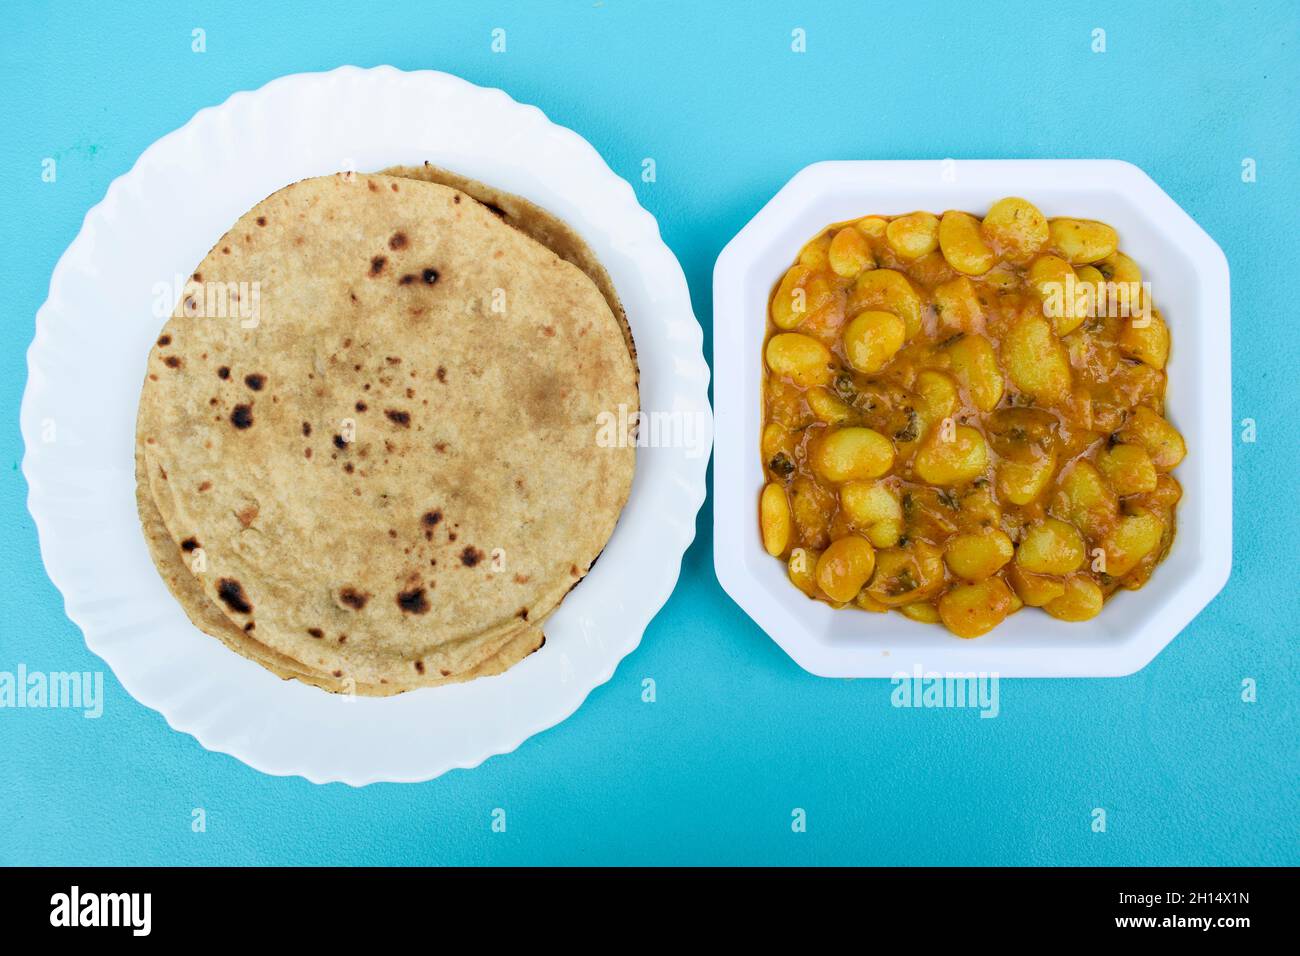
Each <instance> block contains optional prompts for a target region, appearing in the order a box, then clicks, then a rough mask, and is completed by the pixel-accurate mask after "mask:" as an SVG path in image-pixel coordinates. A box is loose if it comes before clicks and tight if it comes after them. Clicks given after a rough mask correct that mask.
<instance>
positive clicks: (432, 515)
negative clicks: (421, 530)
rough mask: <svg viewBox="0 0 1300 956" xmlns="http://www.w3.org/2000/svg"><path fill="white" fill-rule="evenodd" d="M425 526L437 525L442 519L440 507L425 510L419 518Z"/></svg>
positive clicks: (432, 526)
mask: <svg viewBox="0 0 1300 956" xmlns="http://www.w3.org/2000/svg"><path fill="white" fill-rule="evenodd" d="M420 520H421V521H423V522H424V526H425V527H426V528H434V527H437V525H438V522H440V521H441V520H442V509H441V508H434V509H433V510H432V511H426V512H425V513H424V514H423V515H422V516H421V518H420Z"/></svg>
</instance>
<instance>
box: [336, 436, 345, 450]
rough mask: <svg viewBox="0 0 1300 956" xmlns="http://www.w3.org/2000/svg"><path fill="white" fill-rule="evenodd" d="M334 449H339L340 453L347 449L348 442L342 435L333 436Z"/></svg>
mask: <svg viewBox="0 0 1300 956" xmlns="http://www.w3.org/2000/svg"><path fill="white" fill-rule="evenodd" d="M334 447H335V448H337V449H339V451H342V450H343V449H345V448H347V447H348V440H347V439H346V438H344V437H343V436H342V435H335V436H334Z"/></svg>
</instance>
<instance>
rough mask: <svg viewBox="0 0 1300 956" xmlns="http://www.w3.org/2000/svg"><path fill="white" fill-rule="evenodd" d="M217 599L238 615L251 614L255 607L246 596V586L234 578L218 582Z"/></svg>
mask: <svg viewBox="0 0 1300 956" xmlns="http://www.w3.org/2000/svg"><path fill="white" fill-rule="evenodd" d="M217 597H219V598H221V602H222V603H223V604H225V605H226V607H228V608H230V610H232V611H234V612H235V613H236V614H251V613H252V612H253V605H252V604H250V603H249V600H248V596H247V595H246V594H244V586H243V585H242V584H240V583H239V582H238V581H236V580H235V579H234V578H222V579H221V580H219V581H217Z"/></svg>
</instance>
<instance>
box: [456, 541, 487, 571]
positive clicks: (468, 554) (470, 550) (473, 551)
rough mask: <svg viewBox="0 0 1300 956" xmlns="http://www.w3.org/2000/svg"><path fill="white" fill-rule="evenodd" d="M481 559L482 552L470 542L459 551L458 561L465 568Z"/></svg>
mask: <svg viewBox="0 0 1300 956" xmlns="http://www.w3.org/2000/svg"><path fill="white" fill-rule="evenodd" d="M482 560H483V552H482V551H480V550H479V549H478V548H476V547H474V546H473V545H472V544H469V545H466V546H465V549H464V550H463V551H461V553H460V563H461V564H463V565H465V567H467V568H472V567H475V566H476V565H477V564H478V563H479V562H480V561H482Z"/></svg>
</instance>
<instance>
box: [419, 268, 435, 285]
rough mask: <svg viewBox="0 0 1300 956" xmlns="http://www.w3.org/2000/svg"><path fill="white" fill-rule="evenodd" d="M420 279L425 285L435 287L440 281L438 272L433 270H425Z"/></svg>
mask: <svg viewBox="0 0 1300 956" xmlns="http://www.w3.org/2000/svg"><path fill="white" fill-rule="evenodd" d="M420 278H422V279H423V280H424V284H425V285H433V284H434V283H435V282H437V281H438V270H437V269H432V268H430V269H425V270H424V271H423V272H421V273H420Z"/></svg>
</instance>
